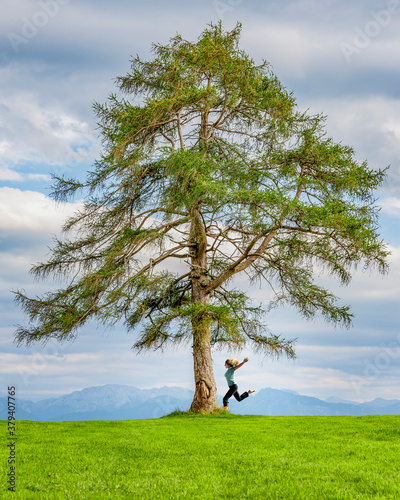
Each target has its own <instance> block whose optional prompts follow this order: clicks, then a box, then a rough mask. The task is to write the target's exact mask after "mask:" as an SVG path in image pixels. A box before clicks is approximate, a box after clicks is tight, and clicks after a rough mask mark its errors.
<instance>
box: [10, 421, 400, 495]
mask: <svg viewBox="0 0 400 500" xmlns="http://www.w3.org/2000/svg"><path fill="white" fill-rule="evenodd" d="M2 424H3V429H4V430H3V436H4V437H5V439H4V440H3V446H2V447H1V450H0V459H1V462H0V467H1V469H0V470H1V477H2V484H1V490H0V497H1V498H4V499H8V498H12V499H24V500H27V499H34V500H42V499H45V500H47V499H74V500H75V499H76V500H81V499H102V498H131V499H143V500H144V499H156V498H157V499H158V498H159V499H180V498H188V499H204V500H206V499H218V498H226V499H269V498H287V499H307V500H311V499H318V500H320V499H352V500H353V499H366V498H376V499H383V498H395V499H400V416H372V417H263V416H239V415H231V414H229V413H227V412H224V413H222V414H220V415H212V416H202V415H190V414H186V415H181V414H176V415H171V416H168V417H164V418H161V419H157V420H130V421H119V422H118V421H117V422H115V421H113V422H105V421H95V422H62V423H45V422H29V421H20V422H17V423H16V424H17V428H16V435H17V450H16V452H17V464H16V465H17V470H16V473H17V476H16V479H17V482H16V492H15V493H13V492H8V491H7V487H8V484H7V472H9V465H8V463H7V462H8V456H9V449H8V448H7V439H6V437H7V436H8V434H7V423H6V422H4V421H3V422H2Z"/></svg>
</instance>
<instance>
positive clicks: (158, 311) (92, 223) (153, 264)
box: [16, 23, 388, 412]
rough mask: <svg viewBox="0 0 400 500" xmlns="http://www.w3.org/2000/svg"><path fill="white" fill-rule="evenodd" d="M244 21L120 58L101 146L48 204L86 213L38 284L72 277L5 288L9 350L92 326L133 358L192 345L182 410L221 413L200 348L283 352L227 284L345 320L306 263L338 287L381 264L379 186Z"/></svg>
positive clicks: (208, 360) (40, 272)
mask: <svg viewBox="0 0 400 500" xmlns="http://www.w3.org/2000/svg"><path fill="white" fill-rule="evenodd" d="M240 32H241V25H240V24H238V25H237V26H236V28H235V29H233V30H232V31H228V32H225V31H224V30H223V27H222V25H221V23H218V24H216V25H213V24H211V25H209V26H208V27H207V28H206V29H205V30H204V32H203V33H202V34H201V36H200V37H199V39H198V41H197V42H189V41H186V40H184V39H182V37H181V36H179V35H177V36H175V37H174V38H172V39H171V40H170V43H169V45H157V44H154V45H153V52H154V58H153V59H152V60H151V61H142V60H141V59H140V58H139V57H138V56H137V57H135V58H134V59H133V60H132V70H131V72H130V73H129V74H127V75H126V76H123V77H119V78H117V79H116V83H117V85H118V88H119V94H118V95H116V94H112V95H111V96H110V97H109V100H108V102H107V103H106V104H105V105H100V104H95V111H96V113H97V116H98V117H99V127H100V131H101V136H102V138H103V141H104V142H103V144H104V151H103V154H102V156H101V158H100V160H99V161H97V162H96V163H95V168H94V169H93V171H92V172H90V173H89V174H88V177H87V180H86V181H85V182H78V181H76V180H74V179H65V178H64V177H57V176H55V178H54V181H55V182H54V187H53V192H52V196H53V197H54V198H55V199H56V200H58V201H64V200H66V199H69V197H71V196H73V195H74V194H75V193H77V192H79V191H80V190H81V191H82V192H83V193H84V194H85V196H86V202H85V205H84V208H83V209H82V210H81V211H80V212H78V213H77V214H76V215H75V216H74V217H72V218H70V219H69V220H68V221H67V222H66V223H65V225H64V227H63V232H64V233H65V234H66V235H67V234H68V233H69V232H70V233H71V235H72V236H71V237H70V238H69V239H68V238H67V237H65V238H64V239H63V240H61V239H58V240H56V241H55V245H54V248H53V249H52V255H51V257H50V259H49V260H48V261H47V262H45V263H40V264H38V265H37V266H35V267H34V268H33V269H32V271H33V274H34V275H35V276H37V277H40V278H47V277H48V276H50V275H52V276H56V277H60V276H61V277H65V278H67V277H68V276H70V275H72V279H71V280H70V281H68V282H67V284H66V286H65V287H64V288H61V289H58V290H56V291H52V292H49V293H47V294H45V295H44V296H42V297H36V298H34V299H33V298H29V297H27V296H26V295H25V293H24V292H23V291H18V292H16V300H17V302H19V303H20V304H21V305H22V307H23V308H24V309H25V311H26V312H27V314H28V316H29V318H30V323H31V324H30V326H29V327H22V326H19V327H18V329H17V331H16V341H17V343H18V344H29V343H32V342H40V341H44V342H45V341H47V340H48V339H50V338H55V339H58V340H60V341H64V340H68V339H71V338H73V337H74V336H75V335H76V332H77V329H78V328H79V327H81V326H83V325H84V324H85V322H87V321H88V320H89V319H90V318H93V319H96V320H97V321H100V322H101V323H104V324H107V325H110V324H112V325H114V324H116V323H118V322H119V321H122V320H123V321H124V322H125V326H126V328H127V329H128V330H135V331H136V332H139V328H138V326H139V324H141V330H140V333H137V335H138V337H137V339H136V342H135V344H134V346H133V347H134V348H135V349H137V350H139V351H140V350H142V349H158V348H164V347H165V346H167V345H168V344H170V343H180V342H190V343H191V344H192V348H193V358H194V378H195V383H196V390H195V395H194V400H193V403H192V406H191V410H192V411H196V412H197V411H210V410H213V408H215V407H216V406H217V391H216V384H215V380H214V375H213V368H212V357H211V347H212V346H214V347H218V346H220V347H224V346H228V347H230V348H235V349H238V350H240V349H242V348H243V347H244V346H245V345H246V344H247V343H250V344H252V345H254V346H255V347H256V348H259V349H261V350H264V352H265V353H267V354H270V355H277V356H279V355H281V354H286V355H287V356H289V357H294V356H295V351H294V341H293V340H286V339H284V338H281V337H280V336H277V335H275V334H272V333H270V332H268V331H266V329H265V328H264V327H263V324H262V314H263V311H262V309H261V308H260V307H255V306H252V304H251V302H250V299H249V298H248V296H247V295H246V293H245V292H244V291H243V290H240V289H239V288H238V287H237V284H235V280H234V277H235V276H236V275H237V274H238V273H242V275H243V274H245V275H246V276H247V277H248V279H249V281H250V282H254V281H257V280H258V281H259V282H260V283H262V284H263V285H264V286H266V287H268V290H270V291H269V293H271V294H272V298H271V301H270V304H269V306H275V305H277V304H281V303H288V304H290V305H292V306H294V307H296V308H297V309H298V310H299V311H300V313H301V314H302V315H303V316H305V318H313V317H314V316H315V315H316V314H317V313H320V314H322V315H323V316H324V318H325V319H327V320H329V321H332V322H333V323H334V324H336V325H344V326H346V327H348V326H349V325H350V324H351V318H352V314H351V313H350V310H349V307H348V306H340V305H338V303H337V302H338V301H337V297H335V296H334V295H333V294H332V293H331V292H329V291H328V290H327V289H325V288H324V287H323V286H321V285H318V284H316V282H315V280H314V274H315V266H318V268H319V269H324V270H325V271H327V272H329V273H330V274H331V275H333V276H335V277H337V278H338V279H339V281H340V282H341V283H344V284H347V283H348V282H349V280H350V277H351V274H350V272H351V270H352V269H353V268H354V267H355V266H357V265H358V264H360V263H362V264H363V265H364V266H365V267H367V268H369V267H373V266H375V267H377V268H378V270H379V271H380V272H384V271H385V270H386V268H387V263H386V257H387V254H388V252H387V250H386V247H385V244H384V242H383V241H380V240H379V234H378V225H377V216H378V208H377V207H376V206H375V205H374V203H375V201H374V199H373V191H374V190H375V189H376V188H377V187H378V186H379V184H380V183H381V182H382V180H383V179H384V177H385V171H384V170H373V169H370V168H369V167H368V166H367V163H366V162H363V163H359V162H357V161H356V159H355V155H354V151H353V150H352V148H350V147H347V146H343V145H341V144H336V143H335V142H333V140H332V139H330V138H327V137H326V135H325V133H324V127H323V124H324V117H323V116H321V115H316V116H309V115H308V114H307V113H303V112H300V111H299V110H298V109H297V107H296V104H295V100H294V97H293V96H292V95H291V94H290V93H288V92H287V91H286V90H285V89H284V88H283V87H282V85H281V83H280V82H279V80H278V79H277V77H276V76H275V75H274V73H273V72H272V70H271V68H270V67H269V65H268V64H267V63H266V62H263V63H262V64H261V65H256V64H255V63H254V61H253V60H252V59H251V58H250V57H249V56H248V55H246V54H245V53H244V52H243V51H242V50H240V48H239V38H240Z"/></svg>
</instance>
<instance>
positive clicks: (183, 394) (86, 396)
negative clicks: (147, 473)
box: [0, 384, 400, 422]
mask: <svg viewBox="0 0 400 500" xmlns="http://www.w3.org/2000/svg"><path fill="white" fill-rule="evenodd" d="M192 399H193V391H191V390H189V389H183V388H181V387H161V388H157V389H137V388H136V387H130V386H126V385H112V384H109V385H104V386H98V387H89V388H87V389H83V390H81V391H74V392H72V393H71V394H67V395H64V396H59V397H57V398H51V399H44V400H41V401H37V402H33V401H29V400H24V399H17V407H16V419H17V420H38V421H48V422H61V421H67V420H76V421H78V420H132V419H144V418H159V417H162V416H163V415H167V414H168V413H171V412H173V411H174V410H177V409H180V410H187V409H188V408H189V407H190V404H191V401H192ZM218 401H219V404H220V405H221V406H222V396H218ZM229 409H230V411H231V412H232V413H236V414H242V415H269V416H289V415H324V416H335V415H336V416H338V415H352V416H362V415H396V414H400V400H397V399H393V400H385V399H381V398H378V399H374V400H373V401H369V402H365V403H357V402H354V401H345V400H340V399H337V398H328V399H326V400H325V401H323V400H321V399H318V398H313V397H309V396H302V395H300V394H298V393H296V392H294V391H285V390H277V389H270V388H266V389H261V390H260V391H258V392H257V393H256V394H254V395H252V396H250V397H249V398H248V399H246V400H245V401H243V402H242V403H238V402H237V401H236V400H234V399H231V400H230V407H229ZM0 418H1V419H4V420H6V419H7V398H2V397H0Z"/></svg>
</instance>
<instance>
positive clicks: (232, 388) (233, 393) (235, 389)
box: [223, 384, 249, 406]
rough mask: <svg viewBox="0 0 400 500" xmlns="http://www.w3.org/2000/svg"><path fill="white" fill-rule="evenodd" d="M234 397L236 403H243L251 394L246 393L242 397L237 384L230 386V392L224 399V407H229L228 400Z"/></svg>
mask: <svg viewBox="0 0 400 500" xmlns="http://www.w3.org/2000/svg"><path fill="white" fill-rule="evenodd" d="M232 396H234V398H235V399H236V401H243V399H246V398H247V397H248V396H249V393H248V392H244V393H243V394H242V395H241V396H239V393H238V386H237V384H233V385H231V386H229V391H228V392H227V393H226V394H225V396H224V399H223V401H224V406H228V399H229V398H231V397H232Z"/></svg>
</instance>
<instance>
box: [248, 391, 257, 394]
mask: <svg viewBox="0 0 400 500" xmlns="http://www.w3.org/2000/svg"><path fill="white" fill-rule="evenodd" d="M247 392H248V394H253V392H256V391H252V390H250V391H247Z"/></svg>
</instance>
